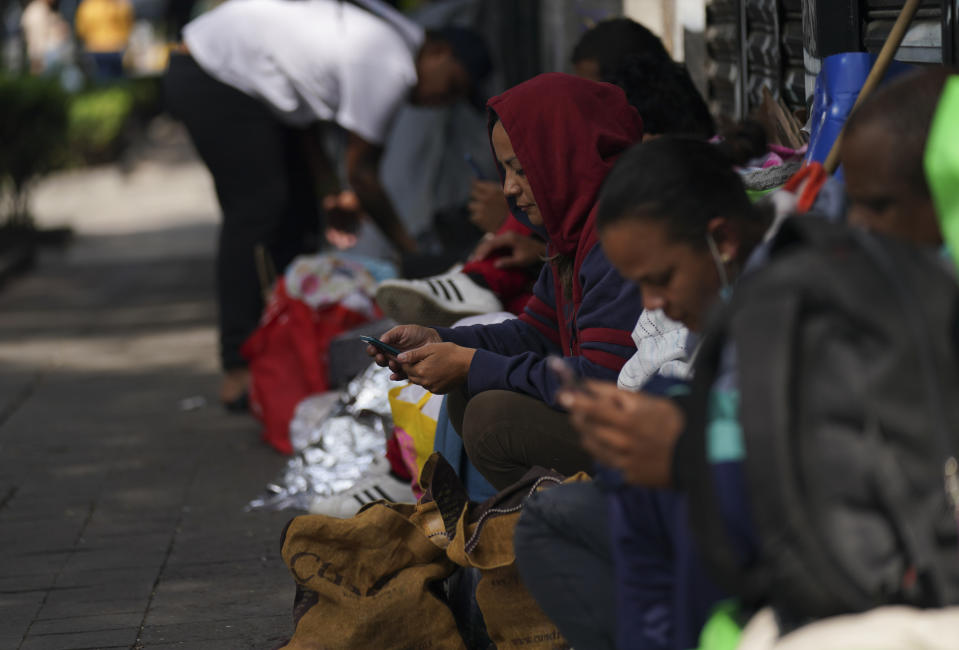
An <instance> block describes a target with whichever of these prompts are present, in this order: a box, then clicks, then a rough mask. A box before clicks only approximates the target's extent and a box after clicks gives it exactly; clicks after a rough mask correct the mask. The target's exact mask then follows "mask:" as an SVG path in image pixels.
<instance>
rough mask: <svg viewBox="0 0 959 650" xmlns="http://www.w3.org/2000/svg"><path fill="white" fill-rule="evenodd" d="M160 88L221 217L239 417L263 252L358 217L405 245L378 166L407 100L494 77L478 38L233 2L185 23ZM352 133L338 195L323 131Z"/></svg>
mask: <svg viewBox="0 0 959 650" xmlns="http://www.w3.org/2000/svg"><path fill="white" fill-rule="evenodd" d="M183 35H184V43H183V46H182V47H181V48H179V51H177V52H175V53H174V54H173V55H172V56H171V59H170V66H169V69H168V71H167V75H166V80H165V93H166V100H167V105H168V108H169V110H170V112H171V113H172V114H173V115H174V117H177V118H178V119H180V120H182V121H183V123H184V124H185V125H186V128H187V130H188V131H189V133H190V137H191V139H192V140H193V143H194V145H195V146H196V149H197V151H198V152H199V154H200V157H201V158H202V159H203V161H204V163H205V164H206V165H207V167H208V168H209V169H210V172H211V174H212V175H213V180H214V184H215V186H216V191H217V197H218V199H219V202H220V207H221V209H222V211H223V225H222V228H221V231H220V239H219V250H218V256H217V294H218V302H219V328H220V356H221V362H222V365H223V369H224V371H225V376H224V381H223V384H222V386H221V391H220V399H221V401H222V402H223V403H224V404H226V405H227V406H228V407H235V408H237V409H245V393H246V389H247V385H248V383H249V374H248V372H247V369H246V362H245V360H244V359H243V357H242V356H241V355H240V346H241V345H242V343H243V341H244V340H245V339H246V338H247V337H248V336H249V335H250V334H251V333H252V331H253V330H254V329H255V327H256V325H257V322H258V320H259V318H260V314H261V312H262V309H263V301H262V293H261V287H260V279H259V277H258V273H257V266H256V261H255V250H256V249H257V248H258V247H262V249H263V250H265V252H266V253H267V254H268V256H269V258H270V261H271V262H272V264H273V266H274V267H275V268H277V269H280V270H282V269H283V268H284V267H285V266H286V265H287V264H288V263H289V262H290V261H291V260H292V259H293V258H294V257H295V256H296V255H299V254H301V253H308V252H313V251H315V250H316V249H317V247H318V245H319V239H320V233H321V232H322V230H321V226H320V221H321V220H320V210H319V198H320V197H324V196H325V197H326V198H325V200H324V204H325V205H324V207H325V211H326V213H327V222H328V223H327V225H328V226H333V227H335V228H336V229H337V230H338V231H341V232H347V233H348V232H350V231H351V230H355V228H356V225H357V222H358V219H359V218H360V215H361V214H362V213H366V214H368V215H369V216H370V217H371V218H372V220H373V222H374V223H375V224H376V225H377V227H378V228H379V229H380V230H381V231H382V232H383V233H384V235H386V237H387V238H388V239H389V240H390V241H391V242H392V243H393V244H394V245H395V246H396V247H397V248H398V249H399V250H401V251H404V252H408V251H413V250H415V249H416V243H415V241H414V239H413V238H412V237H411V236H410V234H409V233H408V232H407V229H406V227H405V226H404V224H403V222H402V221H401V220H400V219H399V217H398V216H397V214H396V211H395V209H394V207H393V205H392V203H391V201H390V198H389V196H388V195H387V194H386V192H385V190H384V188H383V186H382V184H381V181H380V178H379V164H380V160H381V158H382V156H383V147H384V143H385V142H386V139H387V135H388V133H389V130H390V126H391V123H392V121H393V119H394V117H395V115H396V113H397V111H398V110H399V108H400V107H401V105H402V104H403V103H404V102H406V101H411V102H413V103H415V104H419V105H425V106H438V105H444V104H451V103H453V102H456V101H458V100H461V99H465V98H467V97H470V98H471V99H473V100H475V101H480V98H478V97H477V91H476V86H477V84H478V83H479V82H481V81H482V80H483V78H484V77H485V76H486V75H487V74H488V72H489V70H490V67H491V65H490V61H489V55H488V52H487V50H486V46H485V44H484V43H483V41H482V39H481V38H480V37H479V36H478V35H477V34H475V33H473V32H471V31H469V30H466V29H462V28H455V27H448V28H444V29H442V30H440V31H436V32H426V33H424V31H423V30H422V28H420V27H419V26H418V25H416V24H414V23H413V22H411V21H409V20H408V19H407V18H405V17H404V16H403V15H402V14H400V13H398V12H396V11H395V10H393V9H392V8H390V7H388V6H386V5H385V4H383V3H380V2H376V1H375V0H362V1H361V2H356V3H353V2H339V1H337V0H304V1H302V2H286V1H284V0H243V1H238V0H230V1H228V2H225V3H224V4H222V5H220V6H219V7H217V8H215V9H213V10H212V11H210V12H208V13H207V14H204V15H202V16H200V17H199V18H197V19H196V20H194V21H192V22H191V23H189V24H188V25H187V26H186V27H185V28H184V30H183ZM322 123H334V124H336V125H338V126H339V127H341V128H342V129H344V130H345V131H347V132H348V143H347V147H346V152H345V156H344V158H345V161H344V163H345V168H346V181H347V183H348V185H349V188H348V189H346V190H344V189H343V188H341V186H340V181H339V179H338V176H337V173H336V171H335V170H336V165H334V164H333V162H332V161H330V160H329V158H328V157H327V155H326V153H325V152H324V151H323V148H322V147H321V146H320V138H319V132H318V127H320V126H321V124H322Z"/></svg>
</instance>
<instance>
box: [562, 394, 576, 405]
mask: <svg viewBox="0 0 959 650" xmlns="http://www.w3.org/2000/svg"><path fill="white" fill-rule="evenodd" d="M559 403H560V404H562V405H563V406H566V407H570V406H572V405H573V396H572V395H570V394H569V393H560V394H559Z"/></svg>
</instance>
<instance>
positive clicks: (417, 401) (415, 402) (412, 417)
mask: <svg viewBox="0 0 959 650" xmlns="http://www.w3.org/2000/svg"><path fill="white" fill-rule="evenodd" d="M389 396H390V410H391V411H392V412H393V424H395V425H396V426H397V427H398V428H400V429H402V430H403V431H405V432H406V433H407V434H408V435H409V436H410V438H412V440H413V448H414V449H415V451H416V478H417V481H416V484H419V476H420V473H421V472H422V471H423V465H425V464H426V461H427V460H428V459H429V457H430V455H432V453H433V443H434V441H435V439H436V420H437V417H438V416H439V412H440V406H442V404H443V396H442V395H434V394H433V393H431V392H429V391H428V390H426V389H425V388H423V387H422V386H416V385H415V384H406V385H405V386H397V387H396V388H393V389H391V390H390V392H389ZM401 446H402V445H401Z"/></svg>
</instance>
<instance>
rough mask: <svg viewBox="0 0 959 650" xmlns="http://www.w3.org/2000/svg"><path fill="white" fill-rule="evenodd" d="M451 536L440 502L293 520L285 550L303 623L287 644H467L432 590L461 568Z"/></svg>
mask: <svg viewBox="0 0 959 650" xmlns="http://www.w3.org/2000/svg"><path fill="white" fill-rule="evenodd" d="M431 540H433V541H431ZM447 542H448V537H447V534H446V529H445V526H444V524H443V521H442V518H441V516H440V513H439V510H438V509H437V507H436V504H434V503H425V504H423V505H420V506H412V505H396V504H385V503H377V504H374V505H372V506H370V507H369V508H367V509H365V510H363V511H362V512H360V513H359V514H358V515H356V516H355V517H352V518H350V519H337V518H334V517H326V516H322V515H304V516H301V517H297V518H295V519H293V521H291V522H290V524H289V526H288V527H287V530H286V531H285V533H284V539H283V548H282V554H283V560H284V562H286V565H287V566H288V567H289V568H290V571H291V572H292V574H293V577H294V579H295V580H296V583H297V596H296V602H295V604H294V623H295V625H296V629H295V631H294V634H293V638H292V639H290V641H289V642H288V643H287V645H285V646H283V648H284V649H285V650H320V649H322V650H357V649H362V648H377V649H380V648H398V649H410V650H412V649H417V648H431V649H439V648H442V649H444V650H445V649H446V648H450V649H452V650H456V649H460V648H463V647H464V646H463V642H462V639H461V638H460V635H459V633H458V632H457V629H456V623H455V622H454V620H453V616H452V614H451V612H450V610H449V609H448V608H447V606H446V604H445V603H444V602H443V601H441V600H440V599H439V598H438V597H437V596H436V595H434V593H433V591H432V590H431V587H432V586H436V585H438V583H439V581H441V580H443V579H444V578H446V577H447V576H449V575H450V574H451V573H452V572H453V571H454V569H455V568H456V567H455V565H454V564H453V563H452V562H450V561H449V559H447V557H446V554H445V552H444V548H445V546H446V544H447Z"/></svg>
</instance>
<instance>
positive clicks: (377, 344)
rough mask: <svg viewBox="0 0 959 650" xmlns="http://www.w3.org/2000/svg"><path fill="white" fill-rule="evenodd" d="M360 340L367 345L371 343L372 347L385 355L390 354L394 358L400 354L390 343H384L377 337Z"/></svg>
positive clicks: (366, 337)
mask: <svg viewBox="0 0 959 650" xmlns="http://www.w3.org/2000/svg"><path fill="white" fill-rule="evenodd" d="M360 340H361V341H364V342H366V343H369V344H370V345H372V346H373V347H374V348H376V349H377V350H379V351H380V352H382V353H383V354H388V355H391V356H394V357H395V356H398V355H399V354H400V351H399V350H397V349H396V348H394V347H393V346H392V345H390V344H389V343H384V342H383V341H381V340H379V339H378V338H376V337H375V336H361V337H360Z"/></svg>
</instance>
